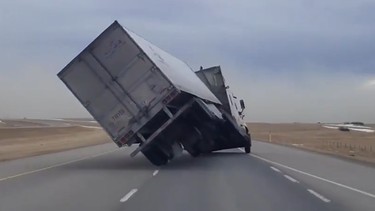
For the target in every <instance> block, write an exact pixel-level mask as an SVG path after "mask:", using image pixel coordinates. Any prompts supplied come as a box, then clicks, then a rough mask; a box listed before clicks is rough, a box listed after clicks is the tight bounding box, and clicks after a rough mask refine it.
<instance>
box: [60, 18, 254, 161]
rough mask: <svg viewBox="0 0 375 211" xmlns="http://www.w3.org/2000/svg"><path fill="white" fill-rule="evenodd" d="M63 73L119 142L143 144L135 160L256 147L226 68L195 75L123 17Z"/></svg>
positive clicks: (156, 159) (161, 158)
mask: <svg viewBox="0 0 375 211" xmlns="http://www.w3.org/2000/svg"><path fill="white" fill-rule="evenodd" d="M57 75H58V77H59V78H60V79H61V80H62V82H63V83H64V84H65V85H66V87H67V88H68V89H69V90H70V91H71V92H72V93H73V95H74V96H75V97H76V98H77V99H78V100H79V102H80V103H81V104H82V105H83V106H84V108H85V109H86V110H87V111H88V112H89V113H90V114H91V115H92V116H93V118H94V119H95V120H96V121H97V122H98V123H99V124H100V125H101V127H102V128H103V129H104V130H105V131H106V132H107V134H108V135H109V136H110V137H111V139H112V140H113V142H114V143H116V144H117V146H118V147H124V146H132V145H136V146H137V147H136V149H135V150H134V151H133V152H132V153H131V157H134V156H135V155H136V154H138V153H139V152H141V153H142V154H143V155H144V156H145V157H146V158H147V159H148V160H149V161H150V162H151V163H153V164H154V165H158V166H159V165H165V164H167V163H168V162H169V161H171V160H173V159H175V158H176V157H178V156H179V155H180V154H181V153H182V152H183V151H184V150H185V151H187V152H188V153H189V154H190V155H191V156H193V157H195V156H198V155H200V154H202V153H210V152H213V151H216V150H222V149H230V148H237V147H244V148H245V151H246V153H250V151H251V138H250V135H249V133H248V130H247V128H246V126H245V125H244V124H243V123H241V120H242V118H243V109H244V108H245V104H244V102H243V100H240V101H238V100H237V98H235V96H234V95H233V94H231V93H230V92H229V89H228V86H226V85H225V81H224V77H223V76H222V73H221V69H220V67H213V68H208V69H201V70H199V71H197V72H194V71H193V70H192V69H191V68H190V67H189V66H188V65H187V64H186V63H185V62H183V61H181V60H179V59H177V58H176V57H174V56H172V55H170V54H169V53H167V52H165V51H164V50H162V49H160V48H158V47H157V46H155V45H153V44H152V43H150V42H148V41H147V40H145V39H144V38H142V37H141V36H139V35H137V34H136V33H134V32H132V31H130V30H128V29H126V28H124V27H122V26H121V25H120V24H119V23H118V22H117V21H115V22H114V23H112V24H111V25H110V26H109V27H108V28H107V29H105V30H104V31H103V32H102V33H101V34H100V35H99V36H98V37H97V38H96V39H94V41H92V42H91V43H90V44H89V45H88V46H87V47H86V48H85V49H83V51H82V52H81V53H79V54H78V55H77V56H76V57H75V58H74V59H73V60H72V61H71V62H70V63H69V64H68V65H66V66H65V67H64V68H63V69H62V70H61V71H60V72H59V73H58V74H57Z"/></svg>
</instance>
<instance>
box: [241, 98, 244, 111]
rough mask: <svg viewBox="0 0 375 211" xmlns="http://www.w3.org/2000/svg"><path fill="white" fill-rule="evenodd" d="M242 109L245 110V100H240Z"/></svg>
mask: <svg viewBox="0 0 375 211" xmlns="http://www.w3.org/2000/svg"><path fill="white" fill-rule="evenodd" d="M240 105H241V109H242V110H244V109H245V102H244V101H243V100H240Z"/></svg>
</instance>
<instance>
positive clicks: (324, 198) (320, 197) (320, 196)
mask: <svg viewBox="0 0 375 211" xmlns="http://www.w3.org/2000/svg"><path fill="white" fill-rule="evenodd" d="M307 191H309V192H310V193H311V194H312V195H314V196H316V197H317V198H319V199H320V200H322V201H324V202H326V203H329V202H330V201H331V200H329V199H327V198H326V197H324V196H322V195H320V194H319V193H317V192H315V191H313V190H311V189H307Z"/></svg>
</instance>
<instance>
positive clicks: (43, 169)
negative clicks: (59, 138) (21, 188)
mask: <svg viewBox="0 0 375 211" xmlns="http://www.w3.org/2000/svg"><path fill="white" fill-rule="evenodd" d="M117 150H118V149H115V150H111V151H109V152H103V153H99V154H95V155H90V156H87V157H83V158H79V159H76V160H71V161H68V162H64V163H59V164H56V165H52V166H48V167H45V168H40V169H36V170H32V171H27V172H23V173H20V174H16V175H13V176H9V177H4V178H0V182H2V181H5V180H8V179H14V178H16V177H21V176H25V175H28V174H33V173H37V172H40V171H45V170H48V169H52V168H56V167H60V166H65V165H68V164H71V163H75V162H78V161H82V160H87V159H91V158H95V157H99V156H102V155H105V154H109V153H112V152H115V151H117Z"/></svg>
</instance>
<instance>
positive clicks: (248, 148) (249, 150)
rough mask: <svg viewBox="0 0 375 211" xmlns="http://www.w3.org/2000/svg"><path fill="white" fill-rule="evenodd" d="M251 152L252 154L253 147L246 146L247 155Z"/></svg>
mask: <svg viewBox="0 0 375 211" xmlns="http://www.w3.org/2000/svg"><path fill="white" fill-rule="evenodd" d="M250 152H251V146H250V145H247V146H245V153H246V154H249V153H250Z"/></svg>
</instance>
